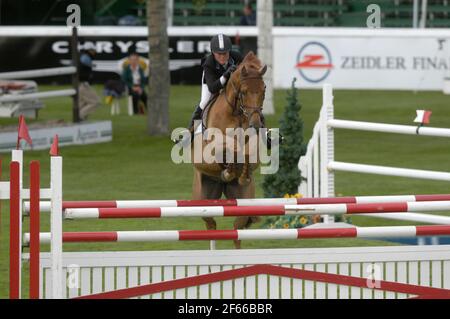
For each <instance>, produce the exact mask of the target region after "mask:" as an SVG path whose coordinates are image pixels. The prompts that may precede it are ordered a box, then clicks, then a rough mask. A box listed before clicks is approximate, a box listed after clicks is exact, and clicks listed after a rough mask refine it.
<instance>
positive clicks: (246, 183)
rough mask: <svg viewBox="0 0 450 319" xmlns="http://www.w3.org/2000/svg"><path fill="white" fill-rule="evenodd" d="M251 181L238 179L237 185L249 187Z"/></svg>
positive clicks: (242, 178)
mask: <svg viewBox="0 0 450 319" xmlns="http://www.w3.org/2000/svg"><path fill="white" fill-rule="evenodd" d="M251 181H252V180H251V178H248V177H242V176H241V177H239V181H238V182H239V185H241V186H247V185H249V184H250V182H251Z"/></svg>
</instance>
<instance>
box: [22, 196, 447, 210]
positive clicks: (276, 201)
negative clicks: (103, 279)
mask: <svg viewBox="0 0 450 319" xmlns="http://www.w3.org/2000/svg"><path fill="white" fill-rule="evenodd" d="M427 201H450V194H437V195H398V196H348V197H330V198H255V199H216V200H111V201H64V202H63V204H62V206H63V209H68V208H157V207H193V206H273V205H319V204H368V203H391V202H427ZM40 209H41V212H49V211H50V202H48V201H41V203H40ZM24 211H25V212H28V211H29V203H28V202H25V205H24Z"/></svg>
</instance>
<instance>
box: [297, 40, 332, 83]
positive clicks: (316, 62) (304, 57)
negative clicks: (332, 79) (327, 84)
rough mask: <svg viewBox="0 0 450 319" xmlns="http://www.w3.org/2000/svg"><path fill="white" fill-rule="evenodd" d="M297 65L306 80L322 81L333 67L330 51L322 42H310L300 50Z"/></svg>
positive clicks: (312, 81)
mask: <svg viewBox="0 0 450 319" xmlns="http://www.w3.org/2000/svg"><path fill="white" fill-rule="evenodd" d="M295 67H296V68H297V69H298V72H299V73H300V75H301V77H302V78H304V79H305V80H306V81H308V82H311V83H318V82H321V81H323V80H325V79H326V78H327V77H328V75H329V74H330V72H331V69H332V68H333V63H332V60H331V54H330V51H329V50H328V49H327V48H326V47H325V46H324V45H323V44H322V43H319V42H308V43H306V44H305V45H304V46H303V47H302V48H301V49H300V51H299V52H298V54H297V64H296V66H295Z"/></svg>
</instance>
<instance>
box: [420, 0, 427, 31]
mask: <svg viewBox="0 0 450 319" xmlns="http://www.w3.org/2000/svg"><path fill="white" fill-rule="evenodd" d="M427 6H428V1H427V0H422V15H421V17H420V28H422V29H425V28H426V27H427Z"/></svg>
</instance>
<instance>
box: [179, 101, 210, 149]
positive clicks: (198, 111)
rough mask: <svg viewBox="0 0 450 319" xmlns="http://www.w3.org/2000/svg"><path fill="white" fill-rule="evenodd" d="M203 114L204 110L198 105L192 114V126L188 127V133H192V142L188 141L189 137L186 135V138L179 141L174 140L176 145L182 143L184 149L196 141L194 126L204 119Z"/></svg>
mask: <svg viewBox="0 0 450 319" xmlns="http://www.w3.org/2000/svg"><path fill="white" fill-rule="evenodd" d="M202 112H203V110H202V108H201V107H200V106H199V105H197V108H196V109H195V111H194V113H192V117H191V122H190V124H189V126H188V131H189V132H190V133H191V134H190V137H191V139H190V140H189V139H188V137H189V135H184V137H180V138H179V139H177V140H173V142H174V143H175V144H178V143H180V145H181V146H183V147H185V146H187V145H189V144H190V142H191V141H192V140H193V139H194V124H195V121H197V120H201V119H202Z"/></svg>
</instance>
